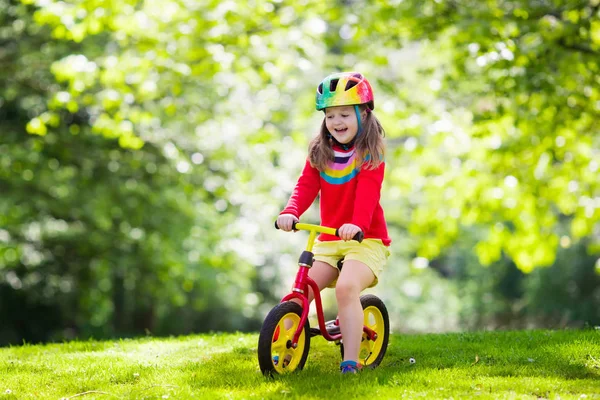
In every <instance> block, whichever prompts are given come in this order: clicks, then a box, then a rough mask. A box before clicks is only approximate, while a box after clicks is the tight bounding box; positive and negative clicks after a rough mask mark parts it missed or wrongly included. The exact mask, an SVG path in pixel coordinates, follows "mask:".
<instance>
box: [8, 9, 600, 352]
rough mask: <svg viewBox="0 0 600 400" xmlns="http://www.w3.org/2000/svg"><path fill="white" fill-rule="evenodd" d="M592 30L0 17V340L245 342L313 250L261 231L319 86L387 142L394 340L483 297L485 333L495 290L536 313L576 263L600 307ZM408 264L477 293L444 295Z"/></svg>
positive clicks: (570, 18) (396, 17) (512, 12)
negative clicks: (225, 334)
mask: <svg viewBox="0 0 600 400" xmlns="http://www.w3.org/2000/svg"><path fill="white" fill-rule="evenodd" d="M598 9H599V4H598V2H597V1H595V0H594V1H583V0H582V1H568V2H544V1H540V2H529V1H511V2H504V1H502V2H501V1H495V0H486V1H484V2H482V1H474V0H460V1H459V0H454V1H434V0H425V1H409V0H404V1H400V2H389V1H363V0H354V1H337V2H333V3H332V2H329V3H323V2H318V1H313V0H306V1H301V2H296V3H286V2H279V1H267V0H255V1H251V2H248V3H242V2H221V1H212V0H205V1H167V0H165V1H160V2H156V1H154V2H140V1H131V0H128V1H118V2H117V1H97V0H81V1H77V2H63V1H55V0H50V1H41V0H40V1H37V0H22V1H16V0H0V20H1V21H2V24H1V26H2V28H0V41H1V44H2V46H1V47H2V50H1V51H0V65H1V66H2V68H0V132H2V136H1V141H0V166H1V168H0V190H1V192H2V194H3V196H0V272H1V273H0V300H2V302H1V303H0V316H4V315H6V316H10V321H12V322H11V323H7V324H3V326H2V327H1V328H0V330H1V331H0V343H7V342H13V343H14V342H20V341H21V339H22V338H23V337H26V338H27V339H28V340H30V341H37V340H48V339H52V338H62V337H64V336H67V337H69V336H70V335H73V334H75V335H83V336H87V335H94V336H107V335H123V334H127V335H128V334H139V333H142V332H145V330H146V329H148V330H150V331H152V332H153V333H158V334H162V333H164V334H167V333H184V332H190V331H206V330H209V329H243V330H246V329H255V328H256V327H257V325H258V324H259V323H260V319H261V318H262V317H263V316H264V315H265V314H266V309H268V307H269V306H270V305H271V304H272V302H274V301H276V299H277V298H278V296H280V295H281V294H283V293H284V292H285V291H286V290H287V287H285V285H281V281H282V280H285V281H286V283H287V281H288V280H289V279H291V274H292V273H293V272H294V271H293V268H294V259H293V257H290V256H289V254H290V253H292V251H293V250H294V251H295V252H297V251H298V249H300V248H301V246H302V242H303V240H302V239H301V238H300V237H298V236H296V237H292V235H284V234H282V233H280V232H274V231H273V230H272V226H271V224H272V221H273V219H274V217H275V216H276V214H277V212H278V211H279V210H280V209H281V207H282V205H283V204H284V203H285V201H286V199H287V196H288V195H289V192H290V191H291V189H292V187H293V184H294V179H295V178H296V176H297V174H298V172H299V170H300V167H301V165H302V163H303V161H304V158H305V156H306V153H305V149H306V144H307V141H308V139H309V138H310V137H311V136H312V133H313V132H315V130H316V129H317V128H318V124H319V122H320V118H321V117H320V114H319V113H316V112H315V111H314V85H315V84H316V83H317V82H318V81H319V80H320V79H321V78H322V77H323V76H325V75H326V74H328V73H330V72H332V71H334V70H348V69H355V70H360V71H363V72H365V74H366V75H367V76H368V77H369V79H370V80H371V82H372V83H373V85H374V87H375V91H376V97H377V99H376V102H375V104H376V113H377V115H378V117H379V118H380V119H381V121H382V122H383V124H384V127H385V128H386V132H387V140H388V154H387V155H386V163H387V178H386V181H385V183H384V193H383V196H382V198H383V201H384V206H385V209H386V216H387V217H388V221H389V225H390V228H391V230H392V232H393V235H394V236H393V239H394V242H393V248H392V252H393V253H394V254H395V256H394V258H393V259H392V262H391V263H390V264H391V266H390V270H391V271H393V272H390V273H389V275H388V276H389V278H390V279H391V280H390V281H389V282H383V283H382V286H380V287H379V288H381V289H382V290H383V292H384V293H386V294H388V295H389V296H390V297H389V298H390V299H392V298H393V299H394V300H397V301H393V304H394V307H395V308H396V309H395V312H396V313H397V315H398V316H399V317H398V318H396V319H394V318H393V320H395V321H403V318H400V316H402V317H405V316H406V317H407V318H408V320H409V321H414V320H416V319H417V318H418V315H419V314H423V313H425V314H426V318H425V319H424V320H427V321H433V322H431V323H430V325H428V326H429V327H431V326H432V325H431V324H434V325H435V326H436V329H437V328H439V327H440V326H445V327H446V328H447V327H448V326H452V327H456V325H455V324H456V322H455V320H456V317H455V315H454V314H459V313H460V312H461V310H460V309H459V308H460V304H459V303H460V301H459V300H460V299H461V296H460V293H461V291H460V289H462V286H461V285H462V283H463V282H464V280H468V279H470V278H472V277H475V276H476V277H477V279H479V278H481V279H482V282H485V285H483V286H482V287H479V289H478V290H473V291H469V293H472V296H475V297H476V296H478V295H479V294H481V293H483V292H482V290H483V289H482V288H483V287H485V288H486V290H487V288H489V289H490V290H492V291H498V292H497V293H496V292H494V293H495V294H497V295H498V298H501V299H502V300H501V301H500V303H501V305H500V306H498V307H496V306H490V307H489V308H486V307H487V306H482V308H481V309H480V310H479V311H477V312H474V311H472V310H471V311H469V312H473V315H477V316H480V315H484V316H486V317H485V318H482V319H481V321H482V322H481V324H484V325H485V323H486V321H488V319H487V317H489V319H491V320H494V318H495V317H498V315H499V314H502V313H503V312H504V311H502V310H506V309H507V307H510V304H509V303H510V302H512V301H514V300H515V298H512V297H509V298H507V299H504V298H503V294H502V292H501V290H500V289H498V287H497V283H498V281H502V280H503V279H504V278H503V276H504V275H503V274H504V273H505V272H506V271H509V270H510V271H512V272H511V273H510V274H509V275H510V276H511V277H512V278H511V279H515V282H512V283H514V284H515V285H517V284H518V283H519V282H520V283H523V285H524V286H523V289H522V290H523V291H527V293H524V292H519V293H518V296H517V297H516V298H518V299H520V300H523V299H526V301H527V302H528V305H529V306H531V307H533V308H532V310H534V309H535V310H540V308H539V306H541V304H542V303H543V298H544V294H543V293H544V292H543V290H542V289H541V288H543V287H545V286H546V283H548V280H551V276H550V275H549V274H548V273H547V272H540V271H539V268H538V267H542V266H552V269H548V271H559V272H560V275H561V276H565V279H571V281H576V283H575V285H576V286H577V287H579V282H580V281H579V280H574V278H573V276H572V275H569V274H567V271H568V270H569V268H570V264H569V261H570V258H562V257H563V253H561V251H562V250H560V249H562V248H567V247H568V246H572V248H573V249H577V250H576V256H577V257H578V258H579V259H580V260H582V261H581V263H582V264H581V265H580V266H578V267H577V268H576V270H577V271H587V272H586V274H591V275H585V276H586V277H587V278H590V279H588V280H589V281H590V282H593V283H594V285H592V287H591V288H590V289H589V293H597V287H598V286H597V280H593V279H591V276H596V277H597V273H598V268H597V267H595V265H598V264H597V262H596V263H595V262H594V259H597V257H598V254H599V251H600V236H599V234H598V226H599V224H598V220H599V218H600V211H599V210H600V207H599V205H598V199H599V198H600V190H599V187H598V179H597V178H596V176H597V174H598V168H599V164H598V163H599V161H598V160H600V157H599V154H598V148H600V146H599V145H600V143H599V139H598V137H599V135H598V127H597V124H596V122H595V121H596V120H598V117H599V115H598V114H599V112H600V107H599V104H600V91H599V90H598V83H600V82H599V81H598V69H599V67H598V54H599V52H600V39H599V37H600V33H599V32H600V21H599V18H598ZM28 133H29V134H28ZM5 193H6V194H7V195H4V194H5ZM314 211H315V210H311V211H310V212H309V213H308V214H307V216H306V218H307V220H310V219H312V220H313V221H316V219H317V214H316V213H315V212H314ZM295 252H294V253H293V254H294V257H295V254H296V253H295ZM457 253H460V256H459V257H457V258H454V257H456V254H457ZM586 253H587V254H588V255H586ZM415 256H418V258H415V260H418V262H417V264H418V265H421V266H423V265H424V266H427V265H430V266H433V267H437V266H439V265H441V264H444V263H449V264H448V265H445V266H444V268H453V267H454V265H453V264H452V261H449V260H455V259H458V260H461V261H462V260H466V261H465V263H466V264H468V265H464V266H463V267H464V271H468V272H466V273H465V274H464V275H460V274H458V275H460V278H461V279H458V286H455V285H454V283H453V282H445V281H443V280H442V279H443V278H439V277H437V276H436V274H435V273H434V269H435V268H434V269H427V270H425V271H423V270H422V269H423V268H421V267H420V268H411V267H409V266H410V265H411V264H414V263H411V261H410V260H411V259H412V258H413V257H415ZM573 257H575V255H573ZM287 265H289V266H290V267H289V269H286V267H285V266H287ZM481 265H489V266H491V267H492V268H491V269H490V270H487V269H482V268H481ZM515 267H516V268H518V270H519V271H523V272H525V273H530V272H532V271H533V272H532V274H531V275H530V276H531V278H530V279H522V278H518V277H520V276H521V275H519V274H518V273H516V272H517V270H516V269H515ZM461 271H463V270H462V269H461ZM490 271H491V272H490ZM594 274H596V275H594ZM453 278H454V279H457V275H454V276H453ZM400 281H401V282H402V288H403V289H402V290H401V291H400V292H405V293H412V294H410V295H406V296H403V295H401V294H399V291H398V289H397V283H396V282H400ZM525 282H526V283H525ZM411 285H412V286H411ZM417 286H418V287H419V288H420V289H418V290H417V289H416V288H417ZM509 286H510V285H509ZM411 287H412V289H411ZM552 287H553V286H552ZM415 293H423V294H424V295H426V296H427V297H426V298H418V297H419V295H415ZM555 293H562V292H561V291H560V290H556V291H555ZM394 296H395V297H394ZM594 296H596V295H595V294H591V295H590V296H588V297H587V298H586V299H585V302H586V304H588V305H587V306H586V307H589V308H590V309H593V308H594V307H596V309H597V308H598V304H599V303H598V299H597V297H594ZM444 299H445V300H444ZM577 299H580V298H577ZM472 300H476V298H473V299H472ZM557 300H559V299H557ZM563 300H564V299H563ZM523 301H525V300H523ZM436 303H443V306H438V307H434V305H435V304H436ZM466 303H467V304H469V306H468V307H470V304H477V302H476V301H473V302H466ZM414 304H418V305H419V306H420V309H419V310H416V309H414V307H413V305H414ZM553 304H560V306H557V307H558V308H560V307H563V306H564V305H565V302H564V301H562V300H561V301H557V302H556V303H553ZM10 305H14V306H10ZM17 305H18V306H17ZM479 305H480V306H481V303H479ZM19 307H20V308H19ZM468 307H467V308H468ZM536 307H537V308H536ZM566 307H567V309H572V308H570V307H571V306H566ZM451 308H452V309H451ZM467 308H465V309H463V310H462V312H466V311H465V310H466V309H467ZM14 309H26V310H28V311H27V312H26V313H24V315H29V316H34V315H35V317H33V318H31V319H32V320H35V321H36V322H35V323H28V322H23V321H22V319H20V318H22V316H19V313H18V312H15V311H14ZM421 310H426V311H421ZM546 311H548V310H546ZM440 312H443V313H444V315H445V316H447V317H448V320H450V322H449V325H444V324H441V325H439V326H438V325H436V324H437V320H438V319H437V318H436V314H439V313H440ZM544 312H545V311H544ZM555 312H556V313H558V314H561V312H559V311H556V309H553V310H552V311H548V313H549V314H550V315H553V314H554V313H555ZM453 313H454V314H453ZM486 313H491V314H492V315H488V314H486ZM562 313H563V314H562V315H564V310H563V312H562ZM42 315H48V316H51V317H48V318H42V317H41V316H42ZM473 315H471V316H473ZM569 315H570V316H568V317H565V318H566V319H568V322H574V323H577V324H578V323H580V321H581V320H582V319H585V320H587V321H588V322H590V323H595V321H597V318H598V317H597V315H596V314H594V313H593V312H587V313H582V314H577V313H575V314H569ZM477 318H479V317H475V319H477ZM561 318H562V317H561ZM570 318H572V319H570ZM586 318H587V319H586ZM467 320H468V321H470V322H469V324H470V323H471V322H472V321H473V318H471V319H469V318H467ZM543 320H544V318H540V321H543ZM452 321H454V322H452ZM546 321H553V322H552V323H555V322H556V321H557V320H556V318H554V317H549V319H547V320H546ZM561 321H562V319H561ZM398 326H399V327H402V329H407V330H410V329H415V328H414V326H419V328H418V329H419V330H421V329H427V325H424V323H423V320H421V322H420V323H418V324H414V325H413V324H408V326H404V325H402V324H401V323H398ZM469 326H473V327H475V326H479V325H477V323H474V325H469ZM7 327H9V328H10V329H9V328H7ZM19 327H21V328H19ZM65 327H68V329H65ZM440 329H441V328H440Z"/></svg>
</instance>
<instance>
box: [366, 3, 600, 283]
mask: <svg viewBox="0 0 600 400" xmlns="http://www.w3.org/2000/svg"><path fill="white" fill-rule="evenodd" d="M598 7H599V6H598V2H589V1H571V2H562V3H561V4H559V3H556V4H554V3H552V2H537V3H531V2H525V1H516V2H499V1H487V2H485V5H484V4H482V3H481V2H475V1H449V2H438V1H426V2H412V1H405V2H401V3H400V4H399V5H394V6H391V5H390V6H386V5H382V6H381V8H380V9H379V10H378V11H379V13H380V14H379V15H380V16H382V15H389V16H390V18H396V19H398V20H401V21H404V24H405V27H406V31H407V36H408V37H409V38H410V39H412V40H422V42H421V46H422V47H421V52H422V54H424V55H425V54H427V55H430V54H432V53H433V52H435V51H436V49H439V48H441V49H448V50H449V55H448V57H443V58H442V61H441V62H444V63H445V64H440V65H439V66H438V67H437V68H435V69H434V70H433V72H432V74H431V76H432V79H437V80H439V84H438V83H436V84H435V85H434V87H436V88H438V87H439V91H438V92H437V95H438V98H439V103H440V107H439V111H440V112H439V113H438V115H437V116H436V117H435V118H436V119H437V121H436V122H434V123H433V126H432V128H433V129H429V130H428V131H424V132H422V133H421V134H420V135H415V138H416V139H417V145H416V148H417V149H418V153H417V154H418V156H419V157H420V158H422V159H425V160H426V161H421V162H419V164H420V165H418V166H416V167H415V168H412V171H411V172H412V175H411V176H412V177H413V178H412V179H411V182H408V185H407V186H408V189H409V190H410V192H409V193H405V194H408V195H409V196H411V197H412V196H413V195H414V196H415V197H416V199H415V200H414V204H415V207H414V208H415V214H414V218H413V219H412V221H411V233H413V234H417V235H422V236H424V237H425V241H424V242H423V243H422V244H421V246H420V252H421V254H423V255H424V256H426V257H436V256H437V255H438V254H440V253H441V251H442V249H443V248H444V247H445V246H447V245H448V243H449V242H453V241H454V240H455V239H456V238H458V237H459V232H461V231H464V229H465V228H467V229H468V228H469V227H471V226H480V227H484V235H483V236H482V237H481V238H478V240H477V245H476V247H475V251H476V253H477V255H478V257H479V260H480V262H481V263H483V264H484V265H489V264H491V263H493V262H495V261H497V260H499V259H500V258H501V256H502V254H503V253H505V254H507V255H508V256H509V257H510V258H511V259H513V260H514V262H515V263H516V265H517V266H518V267H519V268H520V269H521V270H523V271H524V272H530V271H532V270H533V269H534V268H536V267H539V266H549V265H552V264H553V262H554V261H555V259H556V257H555V256H556V252H557V246H558V243H559V241H560V240H572V241H579V240H580V239H582V238H585V237H587V238H591V241H590V242H589V243H597V242H598V240H599V237H598V234H597V232H596V230H597V226H598V220H599V218H600V212H599V210H600V208H599V207H598V205H597V199H598V196H599V194H600V188H599V187H598V180H597V179H596V176H597V171H598V168H599V165H598V159H599V157H598V156H599V154H598V147H599V146H598V145H599V141H598V127H597V124H596V123H595V121H596V120H597V119H598V116H599V113H600V107H599V106H598V104H600V103H599V102H598V101H599V100H600V97H599V96H600V92H599V91H598V90H597V87H598V80H597V79H598V78H597V77H598V74H597V72H598V69H599V64H598V56H599V55H600V47H599V44H598V41H597V37H596V36H597V35H596V33H594V32H597V26H598V23H599V19H598V18H599V17H598ZM382 34H383V33H382ZM378 35H380V33H378ZM383 35H385V34H383ZM436 125H437V126H436ZM421 148H422V149H421ZM414 155H416V154H414V152H413V156H414ZM563 219H568V221H570V230H569V231H568V232H566V233H562V232H561V222H560V221H562V220H563ZM594 247H597V246H591V247H590V251H593V248H594Z"/></svg>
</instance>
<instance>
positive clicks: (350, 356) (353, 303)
mask: <svg viewBox="0 0 600 400" xmlns="http://www.w3.org/2000/svg"><path fill="white" fill-rule="evenodd" d="M373 279H375V275H373V272H372V271H371V269H370V268H369V267H368V266H366V265H365V264H364V263H362V262H360V261H357V260H347V261H345V262H344V267H343V268H342V272H341V273H340V276H339V278H338V281H337V283H336V285H335V297H336V299H337V303H338V315H339V318H340V329H341V331H342V338H343V340H344V361H357V360H358V352H359V350H360V341H361V339H362V332H363V324H364V321H363V310H362V306H361V304H360V293H361V292H362V291H363V290H364V289H366V288H367V287H369V286H370V285H371V284H372V283H373Z"/></svg>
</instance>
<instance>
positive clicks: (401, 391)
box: [0, 330, 600, 399]
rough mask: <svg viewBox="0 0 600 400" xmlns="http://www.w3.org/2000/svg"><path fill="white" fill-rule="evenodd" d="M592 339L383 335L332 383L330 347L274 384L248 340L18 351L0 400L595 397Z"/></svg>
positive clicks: (576, 335)
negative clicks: (366, 360)
mask: <svg viewBox="0 0 600 400" xmlns="http://www.w3.org/2000/svg"><path fill="white" fill-rule="evenodd" d="M599 334H600V333H599V332H597V331H592V330H588V331H520V332H519V331H515V332H496V333H493V332H480V333H471V334H446V335H418V336H411V335H406V336H404V335H402V336H401V335H392V337H391V343H390V347H389V348H388V352H387V354H386V357H385V358H384V360H383V363H382V365H381V366H380V367H378V368H377V369H375V370H363V371H362V372H361V373H360V374H359V375H358V376H345V375H341V374H340V373H339V369H338V366H339V361H340V360H339V348H338V347H337V346H335V345H333V344H332V343H327V342H325V341H324V340H323V339H321V340H314V341H313V346H311V352H310V354H309V358H308V362H307V364H306V367H305V369H304V370H303V371H300V372H297V373H293V374H289V375H284V376H280V377H276V378H275V379H267V378H265V377H263V376H262V375H261V374H260V371H259V369H258V362H257V359H256V341H257V336H256V335H247V334H222V335H198V336H188V337H180V338H175V339H137V340H120V341H117V342H97V341H87V342H67V343H64V344H54V345H46V346H32V345H26V346H20V347H13V348H8V349H0V372H1V373H2V378H3V381H2V384H1V385H2V386H1V387H0V389H1V390H2V392H1V393H0V397H1V398H3V399H4V398H6V399H13V398H19V399H28V398H34V397H35V398H41V399H56V398H69V397H74V396H77V395H84V394H85V395H87V396H86V397H89V396H93V397H98V396H99V395H103V396H110V397H121V398H132V399H133V398H140V397H151V398H165V397H169V398H192V397H200V398H214V399H221V398H223V399H224V398H230V399H245V398H249V397H258V398H265V399H275V398H281V397H282V396H284V397H288V398H294V399H295V398H298V399H300V398H323V397H335V396H341V397H347V398H355V397H357V396H360V397H377V398H385V399H395V398H400V397H425V398H432V397H435V398H442V397H443V398H450V397H452V398H455V399H466V398H473V397H477V398H483V399H497V398H521V397H522V398H530V397H532V396H535V397H544V398H553V399H554V398H561V399H580V398H594V397H595V396H597V393H598V391H599V390H600V383H599V382H600V380H599V378H600V364H599V361H600V360H599V359H598V357H597V354H598V352H600V346H599V343H600V341H599V340H598V339H599ZM411 358H412V359H414V360H415V363H411V362H410V359H411Z"/></svg>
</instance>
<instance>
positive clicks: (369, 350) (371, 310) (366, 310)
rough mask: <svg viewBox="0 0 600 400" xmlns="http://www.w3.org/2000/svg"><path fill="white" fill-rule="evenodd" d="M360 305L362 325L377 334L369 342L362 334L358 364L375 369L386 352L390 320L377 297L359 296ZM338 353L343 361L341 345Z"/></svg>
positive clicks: (342, 346) (366, 336) (369, 295)
mask: <svg viewBox="0 0 600 400" xmlns="http://www.w3.org/2000/svg"><path fill="white" fill-rule="evenodd" d="M360 304H361V305H362V309H363V315H364V325H365V326H366V327H368V328H370V329H372V330H374V331H375V333H377V338H376V339H375V340H369V337H368V335H367V334H366V333H364V332H363V336H362V339H361V342H360V348H359V351H358V362H359V363H361V364H362V365H363V367H369V368H375V367H377V366H378V365H379V364H380V363H381V361H382V360H383V357H384V356H385V351H386V350H387V346H388V342H389V340H390V318H389V316H388V312H387V308H386V307H385V304H383V301H381V299H380V298H379V297H377V296H374V295H372V294H367V295H364V296H361V297H360ZM342 340H343V338H342ZM340 351H341V353H342V359H343V358H344V344H343V343H341V344H340Z"/></svg>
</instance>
